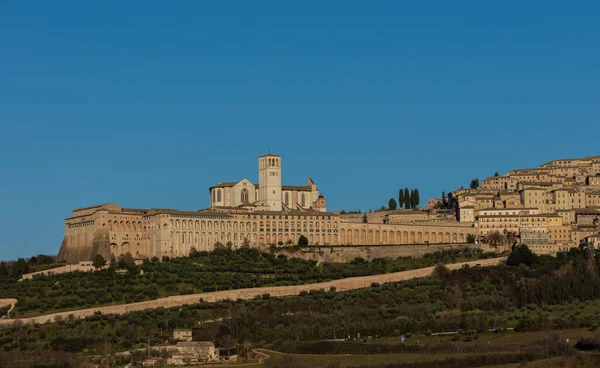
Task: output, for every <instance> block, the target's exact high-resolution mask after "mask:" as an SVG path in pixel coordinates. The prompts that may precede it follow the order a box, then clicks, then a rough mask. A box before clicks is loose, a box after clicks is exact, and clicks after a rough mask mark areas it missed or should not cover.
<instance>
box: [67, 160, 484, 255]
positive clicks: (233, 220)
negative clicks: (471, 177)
mask: <svg viewBox="0 0 600 368" xmlns="http://www.w3.org/2000/svg"><path fill="white" fill-rule="evenodd" d="M281 168H282V161H281V157H280V156H277V155H274V154H267V155H263V156H260V157H259V158H258V184H253V183H252V182H250V181H249V180H248V179H245V178H244V179H242V180H240V181H238V182H220V183H217V184H216V185H214V186H212V187H211V188H209V194H210V207H209V208H206V209H203V210H199V211H180V210H175V209H161V208H150V209H137V208H125V207H122V206H119V205H117V204H113V203H107V204H102V205H97V206H91V207H84V208H78V209H75V210H73V212H72V215H71V217H69V218H67V219H65V236H64V238H63V242H62V244H61V247H60V251H59V254H58V258H59V259H61V260H66V261H67V262H70V263H71V262H78V261H86V260H91V259H93V257H94V256H95V255H96V254H101V255H102V256H104V257H105V258H108V257H110V256H111V255H115V256H118V255H120V254H125V253H131V254H132V255H133V256H134V257H136V258H152V257H158V258H161V257H165V256H167V257H184V256H187V255H188V254H189V252H190V250H191V249H192V248H194V249H196V250H199V251H203V250H207V251H210V250H213V249H214V248H215V247H216V246H217V245H219V244H221V245H223V246H231V247H232V248H238V247H241V246H250V247H261V246H269V245H291V244H297V243H298V240H299V238H300V236H305V237H306V238H307V239H308V241H309V244H310V245H380V244H419V243H421V244H423V243H458V242H464V241H465V238H466V235H467V234H468V233H470V232H472V231H473V229H472V228H471V225H470V224H465V223H449V224H439V223H438V224H432V223H425V222H423V223H403V224H397V223H393V221H376V222H372V221H371V220H369V222H367V223H364V222H362V221H360V222H357V221H356V219H355V218H354V217H352V216H353V215H350V216H345V215H341V214H340V213H339V212H327V211H326V201H325V198H324V197H323V195H321V194H320V193H319V191H318V188H317V186H316V184H315V183H314V182H313V181H312V179H310V178H309V179H308V180H307V182H306V183H305V185H299V186H293V185H282V184H281Z"/></svg>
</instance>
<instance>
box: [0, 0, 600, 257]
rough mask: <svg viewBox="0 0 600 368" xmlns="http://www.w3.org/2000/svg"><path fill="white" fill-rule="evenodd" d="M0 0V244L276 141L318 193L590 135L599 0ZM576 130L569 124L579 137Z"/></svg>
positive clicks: (487, 160)
mask: <svg viewBox="0 0 600 368" xmlns="http://www.w3.org/2000/svg"><path fill="white" fill-rule="evenodd" d="M486 3H489V2H482V1H471V2H448V1H430V2H412V3H410V4H409V3H408V2H399V1H387V2H386V1H379V2H354V1H330V2H323V1H308V2H300V3H294V4H292V3H291V2H282V1H272V2H267V1H265V2H248V1H246V2H242V1H230V2H225V1H218V2H207V1H189V2H183V1H180V2H174V3H166V2H151V1H139V2H134V1H127V2H123V1H119V2H117V1H106V2H98V3H95V4H90V2H82V1H73V2H63V1H56V2H54V1H53V2H48V1H30V2H24V1H7V0H5V1H0V71H1V72H0V124H1V133H0V173H1V177H2V180H0V203H1V207H0V224H1V225H0V227H1V228H0V231H2V234H3V236H2V237H0V259H14V258H16V257H25V256H31V255H34V254H37V253H56V252H57V251H58V248H59V246H60V242H61V240H62V237H63V233H64V228H63V220H64V218H66V217H69V215H70V211H71V210H72V209H73V208H75V207H80V206H87V205H93V204H98V203H103V202H115V203H118V204H121V205H123V206H126V207H136V208H145V207H168V208H178V209H186V210H195V209H200V208H205V207H207V206H208V187H209V186H211V185H212V184H214V183H216V182H218V181H233V180H239V179H241V178H242V177H247V178H249V179H250V180H253V181H255V180H256V175H257V174H256V171H257V162H256V157H257V156H259V155H261V154H263V153H266V152H268V150H269V149H271V150H272V152H274V153H278V154H280V155H282V156H283V181H284V183H285V184H302V183H304V182H305V180H306V177H307V176H308V175H310V176H311V177H312V178H313V179H314V180H315V181H316V182H317V184H318V185H319V188H320V190H321V191H322V192H323V193H324V195H325V196H326V198H327V200H328V208H329V209H331V210H341V209H346V210H350V209H362V210H368V209H369V208H376V207H379V206H380V205H382V204H385V203H387V201H388V199H389V198H390V197H391V196H394V197H396V196H397V191H398V188H400V187H402V188H403V187H405V186H408V187H410V188H415V187H416V188H419V191H420V193H421V198H422V201H425V200H426V199H427V198H429V197H432V196H439V195H440V192H441V191H442V190H445V191H450V190H452V189H453V188H456V187H460V186H461V185H465V186H466V185H468V184H469V181H470V179H472V178H475V177H478V178H480V179H482V178H484V177H486V176H489V175H492V174H493V173H494V171H499V172H501V173H502V172H506V171H508V170H510V169H512V168H517V167H528V166H534V165H538V164H541V163H543V162H545V161H548V160H550V159H553V158H558V157H564V156H585V155H592V154H600V149H599V148H598V144H597V142H596V141H597V138H598V133H600V129H599V125H598V120H599V117H600V113H599V112H600V111H599V104H598V102H599V101H600V91H599V88H598V86H599V85H600V67H599V65H600V49H599V48H598V44H599V41H600V40H599V38H600V23H599V22H598V21H597V16H598V14H599V13H600V3H598V2H592V1H589V2H576V3H569V4H568V7H567V6H566V5H567V3H565V2H554V1H527V2H523V1H519V2H517V1H506V2H501V3H497V4H493V5H490V4H486ZM582 142H583V143H582Z"/></svg>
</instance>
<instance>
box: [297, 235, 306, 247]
mask: <svg viewBox="0 0 600 368" xmlns="http://www.w3.org/2000/svg"><path fill="white" fill-rule="evenodd" d="M298 245H299V246H301V247H305V246H307V245H308V238H307V237H306V236H304V235H300V237H299V238H298Z"/></svg>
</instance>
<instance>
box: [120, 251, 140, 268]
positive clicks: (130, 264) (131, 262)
mask: <svg viewBox="0 0 600 368" xmlns="http://www.w3.org/2000/svg"><path fill="white" fill-rule="evenodd" d="M118 266H119V268H126V269H128V270H129V271H132V270H135V269H136V265H135V259H133V256H132V255H131V253H129V252H127V253H126V254H121V255H120V256H119V260H118Z"/></svg>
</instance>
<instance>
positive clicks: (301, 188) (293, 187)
mask: <svg viewBox="0 0 600 368" xmlns="http://www.w3.org/2000/svg"><path fill="white" fill-rule="evenodd" d="M281 189H282V190H297V191H299V192H310V191H311V189H312V188H311V187H310V185H282V186H281Z"/></svg>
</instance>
